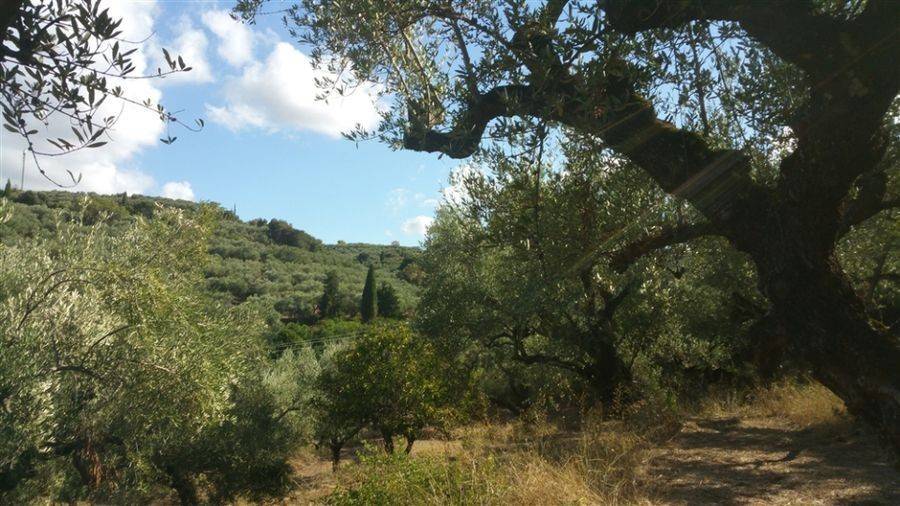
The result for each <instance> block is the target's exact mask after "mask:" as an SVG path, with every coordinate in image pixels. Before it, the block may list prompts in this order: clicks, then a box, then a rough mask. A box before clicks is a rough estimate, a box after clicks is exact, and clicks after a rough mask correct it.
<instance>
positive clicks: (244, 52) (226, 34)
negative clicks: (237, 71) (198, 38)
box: [201, 10, 254, 67]
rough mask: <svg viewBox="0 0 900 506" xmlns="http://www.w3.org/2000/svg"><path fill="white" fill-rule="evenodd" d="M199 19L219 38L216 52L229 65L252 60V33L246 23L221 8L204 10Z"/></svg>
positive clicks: (238, 64)
mask: <svg viewBox="0 0 900 506" xmlns="http://www.w3.org/2000/svg"><path fill="white" fill-rule="evenodd" d="M201 19H202V21H203V24H204V25H205V26H206V27H207V28H209V29H210V30H211V31H212V32H213V33H214V34H216V37H217V38H218V40H219V46H218V48H217V49H216V52H217V53H218V54H219V56H220V57H222V59H223V60H225V61H226V62H228V64H229V65H231V66H234V67H240V66H242V65H244V64H247V63H249V62H250V61H251V60H253V44H254V42H253V33H252V32H251V31H250V28H248V27H247V25H245V24H244V23H241V22H239V21H237V20H235V19H233V18H232V17H231V15H229V14H228V13H227V12H225V11H223V10H217V11H207V12H204V13H203V15H202V16H201Z"/></svg>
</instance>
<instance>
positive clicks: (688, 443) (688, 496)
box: [276, 417, 900, 506]
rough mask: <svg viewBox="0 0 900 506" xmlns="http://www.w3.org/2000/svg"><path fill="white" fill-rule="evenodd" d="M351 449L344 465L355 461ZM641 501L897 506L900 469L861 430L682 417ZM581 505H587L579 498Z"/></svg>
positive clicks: (302, 498)
mask: <svg viewBox="0 0 900 506" xmlns="http://www.w3.org/2000/svg"><path fill="white" fill-rule="evenodd" d="M460 449H461V447H460V442H459V441H433V440H424V441H419V442H417V443H416V446H415V448H414V450H413V455H416V454H418V455H424V454H430V455H435V454H445V455H447V456H448V457H449V456H451V455H453V454H455V453H458V452H459V451H460ZM353 453H354V451H353V450H349V451H347V453H346V459H345V462H344V464H342V465H352V464H351V462H352V461H353V460H354V456H353ZM641 460H642V461H643V462H644V465H643V466H642V467H643V469H642V471H641V473H640V475H641V479H640V486H641V488H643V489H644V492H645V493H644V494H641V495H642V496H643V497H644V498H646V499H645V500H641V501H640V504H651V505H670V504H671V505H697V504H715V505H725V506H728V505H763V504H765V505H804V506H806V505H886V506H893V505H898V506H900V466H898V464H897V460H896V458H895V457H893V456H892V453H891V452H890V450H889V449H887V448H886V447H885V446H884V445H882V444H880V443H879V441H878V439H877V438H876V437H875V436H874V435H872V434H871V433H870V432H868V431H867V430H866V429H865V428H864V427H861V426H857V425H847V426H840V427H831V428H828V427H824V428H823V427H811V428H805V429H804V428H798V427H797V426H796V425H795V424H793V423H792V422H791V421H789V420H787V419H784V418H779V417H744V418H738V417H720V418H715V417H706V418H693V419H689V420H687V421H686V422H685V423H684V424H683V425H682V427H681V430H680V431H679V432H678V433H677V434H675V435H674V436H673V437H671V439H669V440H668V441H666V442H665V443H662V444H661V445H659V446H657V447H654V448H652V449H650V450H647V451H646V455H645V456H644V458H642V459H641ZM294 467H295V471H296V474H295V478H294V479H295V483H296V485H297V489H296V490H295V492H294V493H293V494H291V495H290V496H289V497H286V498H283V499H282V500H281V501H277V502H276V504H309V503H313V502H319V501H320V500H322V499H324V498H325V497H326V496H327V495H328V494H329V493H330V492H331V490H332V489H333V487H334V486H335V478H334V475H333V474H332V473H331V464H330V463H329V462H328V461H327V459H324V458H317V457H314V456H307V457H305V458H304V459H301V460H297V461H295V462H294ZM579 504H585V503H584V502H582V503H579Z"/></svg>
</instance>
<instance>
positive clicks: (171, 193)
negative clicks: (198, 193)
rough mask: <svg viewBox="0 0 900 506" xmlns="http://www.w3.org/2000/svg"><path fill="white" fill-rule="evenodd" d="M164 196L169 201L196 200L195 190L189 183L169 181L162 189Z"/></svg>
mask: <svg viewBox="0 0 900 506" xmlns="http://www.w3.org/2000/svg"><path fill="white" fill-rule="evenodd" d="M162 196H163V197H166V198H168V199H177V200H191V201H193V200H194V189H193V188H191V183H189V182H187V181H169V182H168V183H166V184H164V185H163V187H162Z"/></svg>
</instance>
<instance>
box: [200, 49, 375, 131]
mask: <svg viewBox="0 0 900 506" xmlns="http://www.w3.org/2000/svg"><path fill="white" fill-rule="evenodd" d="M325 75H326V74H325V71H324V70H320V69H315V68H313V65H312V61H311V60H310V58H309V57H308V56H306V55H305V54H303V53H301V52H300V51H298V50H297V49H295V48H294V47H293V46H291V45H290V44H287V43H285V42H279V43H277V44H275V47H274V48H273V49H272V51H271V53H270V54H269V56H268V57H267V58H266V60H265V61H264V62H262V63H259V62H253V63H250V64H248V65H247V66H245V67H244V69H243V72H242V74H241V75H240V76H239V77H236V78H234V79H231V80H230V81H229V82H227V83H226V85H225V87H224V89H223V92H224V96H225V105H224V106H217V105H210V104H207V112H208V115H209V118H210V119H211V120H213V121H215V122H217V123H220V124H222V125H224V126H225V127H227V128H229V129H231V130H233V131H239V130H243V129H246V128H261V129H266V130H271V131H276V130H311V131H314V132H319V133H324V134H327V135H331V136H335V137H337V136H339V135H340V134H341V132H347V131H350V130H352V129H353V128H354V127H355V126H356V125H357V124H360V125H362V126H363V127H365V128H372V127H374V126H376V125H377V124H378V122H379V120H380V116H379V115H378V109H377V106H376V99H375V96H376V89H375V85H363V86H360V87H359V88H357V89H356V90H355V91H354V92H353V93H352V94H349V95H348V96H345V97H337V96H335V97H331V98H329V99H328V100H327V101H325V100H318V99H317V98H316V95H317V94H318V93H319V90H318V89H317V87H316V85H315V82H314V80H315V79H316V78H317V77H322V76H325Z"/></svg>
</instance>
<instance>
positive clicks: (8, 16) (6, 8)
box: [0, 0, 25, 45]
mask: <svg viewBox="0 0 900 506" xmlns="http://www.w3.org/2000/svg"><path fill="white" fill-rule="evenodd" d="M24 3H25V0H5V1H3V2H0V45H2V44H3V43H4V42H5V41H6V31H7V30H9V27H10V25H12V24H13V23H15V21H16V18H17V17H19V10H21V8H22V4H24Z"/></svg>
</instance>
